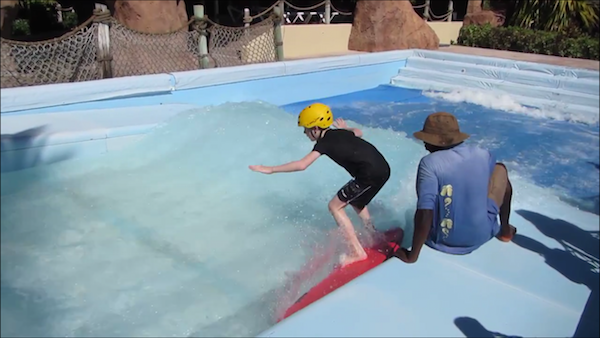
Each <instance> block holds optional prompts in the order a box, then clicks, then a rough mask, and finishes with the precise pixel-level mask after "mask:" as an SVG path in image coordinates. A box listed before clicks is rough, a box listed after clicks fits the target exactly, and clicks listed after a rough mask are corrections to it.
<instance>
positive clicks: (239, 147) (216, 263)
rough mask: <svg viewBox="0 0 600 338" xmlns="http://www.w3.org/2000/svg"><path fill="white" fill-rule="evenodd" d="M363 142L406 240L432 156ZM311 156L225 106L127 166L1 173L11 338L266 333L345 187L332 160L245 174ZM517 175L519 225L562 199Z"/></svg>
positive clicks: (377, 217)
mask: <svg viewBox="0 0 600 338" xmlns="http://www.w3.org/2000/svg"><path fill="white" fill-rule="evenodd" d="M349 124H350V125H354V126H356V124H354V123H352V122H351V121H350V122H349ZM363 131H364V137H365V139H367V140H368V141H370V142H371V143H373V144H374V145H375V146H377V147H378V148H379V149H380V151H381V152H382V153H383V154H384V155H385V156H386V157H387V159H388V161H389V163H390V166H391V168H392V175H391V178H390V180H389V182H388V184H387V185H386V186H385V187H384V189H383V190H382V191H381V193H380V194H379V196H378V198H376V199H375V200H374V202H373V203H372V204H371V206H370V211H371V214H372V216H373V218H374V221H375V225H376V226H377V227H378V228H380V229H382V230H385V229H388V228H391V227H394V226H398V225H400V226H402V227H405V226H406V225H407V224H409V223H410V222H412V215H413V213H414V208H415V204H416V196H415V191H414V189H415V188H414V187H415V175H416V170H417V165H418V162H419V160H420V159H421V157H422V156H423V155H425V154H426V151H425V149H424V148H423V146H422V145H421V144H419V143H417V142H415V141H413V140H410V139H408V138H406V135H405V134H404V133H400V132H394V131H392V130H383V129H373V128H363ZM312 146H313V145H312V144H311V143H310V141H309V140H308V139H307V138H306V137H305V136H304V135H303V133H302V131H301V130H300V128H298V127H297V126H296V117H295V116H293V115H290V114H287V113H284V112H283V111H282V110H281V109H279V108H277V107H274V106H272V105H267V104H263V103H243V104H225V105H221V106H217V107H210V108H206V109H198V110H193V111H188V112H185V113H182V114H180V115H179V116H177V117H175V118H173V119H172V120H171V121H168V123H166V124H164V125H162V126H160V128H157V129H156V130H155V131H154V132H153V133H152V134H150V135H148V136H147V137H145V138H144V139H143V140H142V141H140V142H139V143H137V144H136V145H135V146H134V147H132V148H129V149H127V150H125V151H122V152H118V153H112V154H109V155H107V156H105V157H102V158H99V159H95V160H90V159H82V160H75V161H68V162H62V163H60V164H55V165H51V166H47V167H38V168H32V169H28V170H24V171H21V172H12V173H5V174H2V175H1V177H2V185H1V189H2V197H1V203H2V207H1V209H0V210H1V222H0V226H1V229H2V230H1V231H2V236H1V238H0V240H1V251H2V252H1V253H2V255H1V263H2V264H1V274H2V297H1V298H0V301H1V310H2V311H1V316H2V326H1V327H0V329H1V331H2V332H1V333H2V336H17V335H30V336H92V335H93V336H115V335H119V336H155V337H157V336H190V335H192V336H210V337H214V336H229V337H231V336H253V335H256V334H258V333H260V332H262V331H264V330H265V329H267V328H268V327H270V326H271V325H272V324H274V320H275V316H274V315H275V314H276V313H275V312H280V311H281V309H282V307H281V306H278V302H280V301H282V300H281V299H282V298H281V296H282V294H281V292H282V288H285V287H286V285H288V281H287V280H286V275H287V273H289V272H293V271H296V270H298V269H300V268H301V267H302V266H303V265H304V264H305V263H306V262H307V261H308V260H309V259H310V258H311V256H312V254H313V252H312V250H313V249H314V248H315V247H321V248H322V250H325V249H326V248H324V247H325V246H327V245H328V243H329V242H330V241H331V238H330V236H329V234H330V232H331V230H333V229H335V228H336V226H335V223H334V221H333V219H332V217H331V216H330V214H329V213H328V211H327V202H328V201H329V200H330V199H331V197H332V196H333V195H334V194H335V192H336V191H337V189H339V188H340V187H341V186H342V185H343V184H344V183H345V182H346V181H347V180H348V179H349V176H348V174H347V173H346V172H345V171H344V170H343V169H341V168H340V167H338V166H337V165H336V164H334V163H333V162H332V161H331V160H329V159H328V158H326V157H322V158H320V159H319V160H318V161H317V162H316V163H315V164H313V166H311V167H310V168H309V169H308V170H306V171H305V172H301V173H290V174H278V175H263V174H258V173H254V172H251V171H250V170H249V169H248V165H250V164H267V165H275V164H280V163H284V162H286V161H290V160H295V159H299V158H301V157H303V156H304V155H306V154H307V153H308V152H309V151H310V150H311V149H312ZM511 175H513V176H511V179H513V185H514V186H515V197H514V199H513V202H514V203H515V207H514V208H513V210H516V209H517V208H518V207H519V205H520V206H528V205H535V206H539V207H540V208H541V207H543V206H544V205H546V204H547V203H548V200H549V198H550V199H556V198H554V197H549V193H548V192H549V191H550V190H548V189H542V188H539V187H535V186H534V185H532V184H531V183H528V182H527V180H526V179H523V178H521V177H519V176H518V174H515V173H513V171H512V170H511ZM9 182H12V183H11V184H8V183H9ZM15 182H16V183H15ZM557 203H562V202H560V201H557ZM349 214H350V216H351V218H352V220H353V221H354V222H355V226H357V228H358V227H359V222H358V218H357V217H356V216H355V215H354V214H353V213H352V212H351V211H350V212H349ZM358 229H359V228H358ZM411 232H412V225H411V227H409V228H408V233H407V236H405V243H404V245H407V244H408V243H409V241H410V238H411V236H412V235H411ZM325 251H327V250H325ZM331 259H335V257H331ZM313 282H315V280H314V279H313ZM302 287H303V290H305V289H306V288H307V285H303V286H302ZM301 291H302V290H299V289H298V288H296V290H294V292H301ZM283 298H285V299H286V300H284V301H289V298H290V297H287V298H286V297H283ZM292 298H293V297H292ZM284 308H285V306H284Z"/></svg>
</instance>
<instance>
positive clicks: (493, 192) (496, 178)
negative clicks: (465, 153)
mask: <svg viewBox="0 0 600 338" xmlns="http://www.w3.org/2000/svg"><path fill="white" fill-rule="evenodd" d="M488 196H489V198H491V199H492V200H494V202H496V204H497V205H498V207H499V208H500V232H499V233H498V235H497V236H496V238H498V239H499V240H501V241H503V242H510V241H511V240H512V238H513V236H514V235H515V233H516V232H517V229H516V228H515V227H514V226H512V225H510V223H509V217H510V207H511V202H512V184H511V183H510V180H509V179H508V171H507V170H506V167H505V166H504V164H502V163H496V166H495V167H494V172H493V173H492V177H491V178H490V183H489V186H488Z"/></svg>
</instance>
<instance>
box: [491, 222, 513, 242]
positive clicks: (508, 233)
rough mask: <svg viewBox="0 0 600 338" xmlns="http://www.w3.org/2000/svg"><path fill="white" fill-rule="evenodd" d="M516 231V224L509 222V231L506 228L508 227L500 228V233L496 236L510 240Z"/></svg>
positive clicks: (503, 240)
mask: <svg viewBox="0 0 600 338" xmlns="http://www.w3.org/2000/svg"><path fill="white" fill-rule="evenodd" d="M516 233H517V228H515V227H514V226H512V225H510V224H509V225H508V231H507V230H506V228H502V229H500V232H499V233H498V235H497V236H496V238H498V239H499V240H501V241H502V242H510V241H511V240H512V239H513V237H514V236H515V234H516Z"/></svg>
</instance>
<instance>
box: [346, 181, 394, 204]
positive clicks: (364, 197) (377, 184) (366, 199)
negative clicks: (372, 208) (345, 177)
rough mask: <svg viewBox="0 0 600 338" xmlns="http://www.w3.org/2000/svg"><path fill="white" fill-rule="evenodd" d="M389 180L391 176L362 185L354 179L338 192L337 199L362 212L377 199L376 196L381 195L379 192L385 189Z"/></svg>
mask: <svg viewBox="0 0 600 338" xmlns="http://www.w3.org/2000/svg"><path fill="white" fill-rule="evenodd" d="M388 179H389V176H385V177H384V178H382V179H379V180H374V182H370V183H362V182H360V181H357V180H355V179H352V180H350V181H348V183H346V185H344V186H343V187H342V188H341V189H340V190H339V191H338V192H337V197H338V198H339V199H340V200H341V201H342V202H345V203H348V204H350V205H352V206H354V207H356V208H357V209H359V210H362V209H363V208H364V207H366V206H367V205H368V204H369V203H370V202H371V200H372V199H373V198H375V195H377V193H379V190H381V188H383V186H384V185H385V183H386V182H387V180H388Z"/></svg>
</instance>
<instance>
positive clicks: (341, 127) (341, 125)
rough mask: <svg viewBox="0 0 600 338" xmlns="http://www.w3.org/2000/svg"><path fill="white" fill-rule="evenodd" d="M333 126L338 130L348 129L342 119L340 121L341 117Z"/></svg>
mask: <svg viewBox="0 0 600 338" xmlns="http://www.w3.org/2000/svg"><path fill="white" fill-rule="evenodd" d="M333 125H334V126H335V127H336V128H340V129H346V128H348V125H347V124H346V121H344V119H342V118H341V117H338V118H337V119H336V120H335V121H334V122H333Z"/></svg>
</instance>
